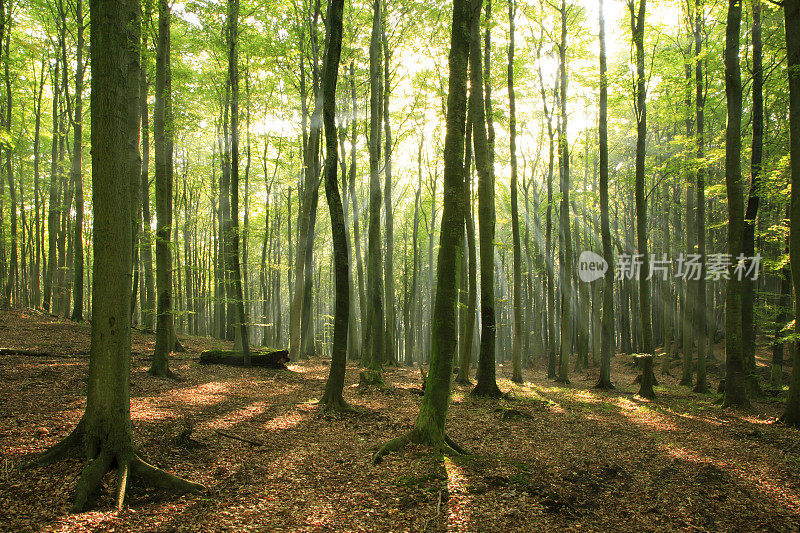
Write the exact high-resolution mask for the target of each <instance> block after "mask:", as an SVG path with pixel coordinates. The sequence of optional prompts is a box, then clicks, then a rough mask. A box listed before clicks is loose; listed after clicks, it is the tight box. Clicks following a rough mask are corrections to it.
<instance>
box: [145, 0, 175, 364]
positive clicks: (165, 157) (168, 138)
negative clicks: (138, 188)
mask: <svg viewBox="0 0 800 533" xmlns="http://www.w3.org/2000/svg"><path fill="white" fill-rule="evenodd" d="M170 19H171V13H170V7H169V4H168V2H167V0H158V46H157V47H156V86H155V91H156V100H155V107H154V109H153V136H154V137H155V157H156V169H155V171H156V175H155V179H156V294H157V309H156V346H155V352H154V353H153V363H152V365H151V366H150V370H149V372H150V374H152V375H154V376H159V377H173V374H172V371H171V370H170V369H169V354H170V352H172V349H173V347H174V346H173V339H174V327H175V326H174V319H173V316H172V247H171V245H170V241H171V239H172V231H171V230H172V164H173V163H172V146H173V135H174V129H173V122H172V75H171V72H170V71H171V68H170Z"/></svg>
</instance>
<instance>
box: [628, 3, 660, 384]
mask: <svg viewBox="0 0 800 533" xmlns="http://www.w3.org/2000/svg"><path fill="white" fill-rule="evenodd" d="M628 5H629V7H630V10H631V33H632V35H633V40H634V44H635V46H636V107H635V109H636V126H637V127H636V237H637V243H638V248H639V253H640V254H641V255H642V266H641V269H640V270H639V316H640V320H641V324H642V352H643V353H644V354H645V355H646V356H649V357H645V358H644V364H643V366H642V379H641V382H640V386H639V396H642V397H644V398H654V397H655V393H654V392H653V381H654V378H653V357H652V355H653V331H652V324H651V317H650V282H649V280H648V279H647V278H648V275H649V273H650V256H649V255H648V251H647V199H646V198H645V195H644V157H645V150H646V142H647V107H646V104H645V98H646V94H645V73H644V14H645V0H639V13H638V15H635V14H634V12H633V2H631V3H630V4H628Z"/></svg>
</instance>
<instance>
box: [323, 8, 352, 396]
mask: <svg viewBox="0 0 800 533" xmlns="http://www.w3.org/2000/svg"><path fill="white" fill-rule="evenodd" d="M343 10H344V0H332V1H331V2H330V3H329V4H328V16H327V17H326V21H327V26H328V28H327V36H326V38H325V67H324V72H323V79H322V98H323V103H322V119H323V123H324V126H325V195H326V197H327V200H328V210H329V211H330V216H331V232H332V234H333V247H334V250H333V261H334V268H335V271H336V272H335V278H336V279H335V282H336V303H335V311H334V317H333V348H332V351H331V353H332V355H331V370H330V374H329V375H328V381H327V383H326V384H325V392H324V394H323V396H322V400H321V402H322V404H324V405H325V408H326V409H328V410H331V409H333V410H342V409H347V408H348V407H347V403H346V402H345V401H344V398H343V397H342V388H343V387H344V374H345V366H346V364H347V328H348V322H349V320H350V318H349V313H350V264H349V262H350V259H349V254H348V252H347V229H346V227H345V221H344V210H343V206H342V198H341V196H340V195H339V182H338V178H337V175H336V172H337V167H338V152H337V147H336V82H337V80H338V77H339V59H340V57H341V52H342V12H343Z"/></svg>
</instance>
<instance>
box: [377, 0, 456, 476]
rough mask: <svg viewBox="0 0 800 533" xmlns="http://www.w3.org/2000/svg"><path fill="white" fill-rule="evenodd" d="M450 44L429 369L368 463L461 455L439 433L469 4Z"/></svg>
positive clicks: (452, 330) (452, 301)
mask: <svg viewBox="0 0 800 533" xmlns="http://www.w3.org/2000/svg"><path fill="white" fill-rule="evenodd" d="M453 4H454V5H453V24H452V33H451V46H450V57H449V63H450V79H449V93H448V96H447V130H446V134H445V145H444V187H445V193H444V209H443V213H442V226H441V228H442V231H441V239H440V241H439V242H440V247H441V248H440V253H439V265H438V269H437V270H438V271H437V284H436V304H435V309H434V313H433V316H434V322H433V337H432V343H431V367H430V372H429V373H428V378H427V382H426V391H425V396H424V397H423V399H422V405H421V406H420V410H419V415H418V416H417V420H416V423H415V425H414V429H413V430H412V431H411V432H410V433H409V434H406V435H403V436H401V437H398V438H395V439H392V440H390V441H389V442H387V443H386V444H385V445H384V446H383V447H381V448H380V449H379V450H378V452H377V453H376V454H375V456H374V457H373V462H374V463H377V462H380V460H381V458H382V457H383V456H384V455H385V454H387V453H389V452H391V451H393V450H396V449H399V448H401V447H402V446H404V445H405V444H407V443H408V442H411V441H413V442H417V443H424V444H429V445H432V446H434V447H435V448H437V449H439V450H442V451H444V452H448V453H459V452H462V451H463V450H461V449H460V448H459V447H458V446H457V445H455V443H454V442H453V441H452V440H450V438H449V437H447V436H446V434H445V423H446V420H447V409H448V406H449V404H450V380H451V371H452V363H453V357H454V356H455V353H456V346H457V335H456V333H457V332H456V312H455V311H456V302H457V298H458V280H457V277H458V276H457V266H456V262H457V258H458V256H459V250H458V248H459V247H460V246H462V243H463V235H464V211H465V207H466V206H465V205H463V202H462V198H463V192H462V187H464V168H463V165H464V162H463V159H462V158H463V154H464V121H465V119H466V107H467V60H468V56H469V53H468V52H469V43H470V39H469V16H470V13H469V11H470V9H469V2H468V1H466V0H454V2H453Z"/></svg>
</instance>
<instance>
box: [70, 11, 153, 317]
mask: <svg viewBox="0 0 800 533" xmlns="http://www.w3.org/2000/svg"><path fill="white" fill-rule="evenodd" d="M75 18H76V24H77V43H76V47H77V49H76V57H75V65H76V66H75V101H74V103H73V105H74V106H75V107H74V113H75V118H74V119H73V121H72V135H73V148H72V182H73V184H74V187H75V228H74V236H73V250H74V252H75V258H74V259H73V263H72V269H73V274H74V281H73V289H72V294H73V303H72V320H77V321H81V320H83V274H84V273H83V175H82V172H83V169H82V161H83V158H82V153H83V119H82V117H83V3H82V2H81V0H76V1H75ZM136 174H137V176H138V174H139V172H138V169H137V172H136Z"/></svg>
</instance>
